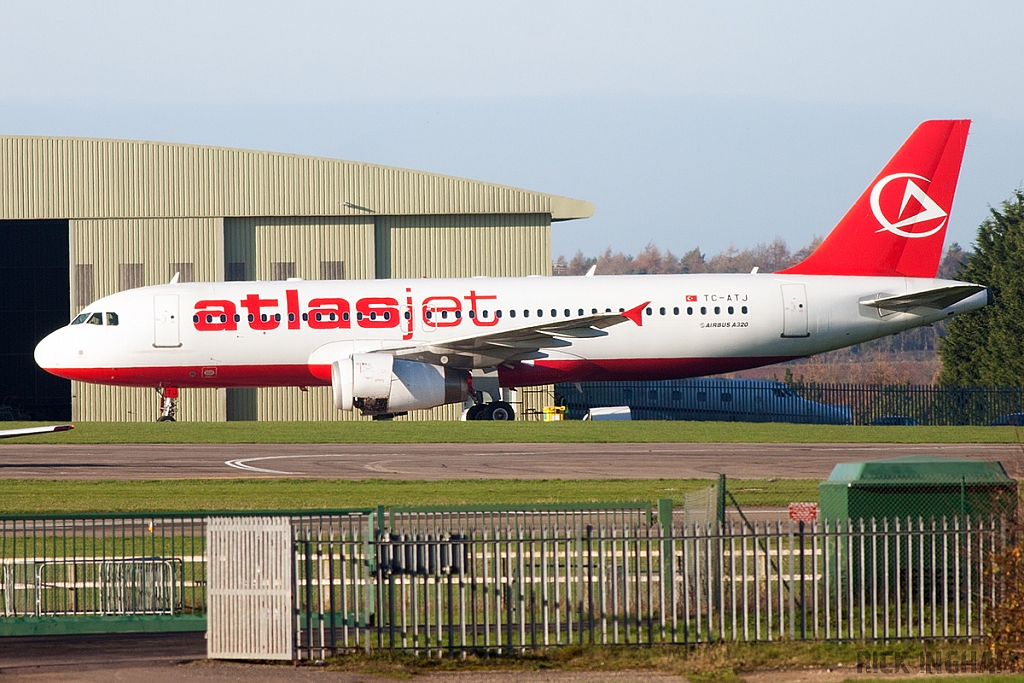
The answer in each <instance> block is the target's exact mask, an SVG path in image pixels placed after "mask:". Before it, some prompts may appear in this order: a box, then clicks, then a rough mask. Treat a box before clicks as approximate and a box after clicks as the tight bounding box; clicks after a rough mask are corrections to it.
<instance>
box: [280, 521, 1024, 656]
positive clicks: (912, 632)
mask: <svg viewBox="0 0 1024 683" xmlns="http://www.w3.org/2000/svg"><path fill="white" fill-rule="evenodd" d="M1006 535H1007V532H1006V527H1005V524H1004V523H1003V522H1002V521H999V520H994V519H989V520H980V519H973V520H972V519H964V520H961V519H959V518H957V519H939V520H924V519H921V518H917V519H892V520H862V521H856V522H853V521H848V522H843V523H836V522H832V523H824V524H817V523H815V524H813V525H810V526H808V527H807V528H806V530H805V532H804V533H800V527H798V526H795V525H792V524H789V523H787V524H785V525H783V524H780V523H776V524H764V525H756V524H755V525H744V526H736V525H724V526H722V527H721V528H720V529H719V527H717V525H703V526H702V525H694V526H690V527H681V528H672V529H670V530H668V529H666V530H663V529H662V527H660V526H638V527H633V528H626V529H620V528H618V527H614V526H612V527H602V528H597V527H592V526H588V527H569V528H565V527H561V528H554V527H541V528H537V529H504V530H501V529H497V530H486V529H485V530H479V529H470V530H466V531H465V532H463V533H450V532H447V531H443V530H436V531H435V532H433V533H431V532H422V531H418V532H415V533H408V534H386V535H383V536H381V537H380V538H378V539H376V540H375V541H374V543H373V544H372V547H371V546H370V545H368V544H366V543H364V542H362V541H361V540H360V539H359V538H356V537H352V536H336V537H332V536H329V535H327V536H324V535H309V534H302V533H299V534H298V536H297V538H296V543H295V562H296V567H295V576H296V586H297V589H296V619H297V622H296V633H297V651H298V652H299V653H300V656H302V657H308V658H322V657H324V656H328V655H331V654H335V653H337V652H339V651H345V650H353V649H365V650H371V649H375V648H382V649H385V648H386V649H400V650H407V651H414V652H420V653H428V654H434V655H438V656H443V655H454V654H459V653H465V652H470V651H474V652H484V651H490V652H519V651H522V650H524V649H532V648H538V647H550V646H559V645H569V644H612V645H614V644H622V645H629V644H660V643H680V644H686V643H711V642H719V641H739V640H742V641H773V640H784V639H790V640H792V639H820V640H854V639H873V640H884V641H891V640H899V639H907V638H914V639H923V638H940V637H941V638H978V637H980V636H981V635H982V634H983V632H984V628H985V611H986V609H987V606H988V605H990V604H991V603H992V601H993V600H995V599H997V593H998V589H999V587H998V585H997V583H996V581H995V580H994V579H993V578H992V576H991V574H990V572H989V568H990V565H991V561H992V555H993V553H994V552H997V551H999V550H1000V549H1001V548H1003V547H1004V545H1005V543H1006Z"/></svg>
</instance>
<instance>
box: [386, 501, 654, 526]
mask: <svg viewBox="0 0 1024 683" xmlns="http://www.w3.org/2000/svg"><path fill="white" fill-rule="evenodd" d="M378 510H379V512H378V519H379V520H381V524H382V526H381V527H380V530H381V531H384V530H386V531H388V532H390V533H398V534H403V533H406V534H408V533H428V532H430V533H438V532H440V533H452V532H453V531H466V530H468V529H506V528H513V529H539V528H541V527H564V528H572V527H585V526H587V525H590V526H595V527H596V526H603V527H611V526H617V527H619V528H625V527H634V526H649V525H650V524H651V522H652V521H653V517H652V509H651V504H650V503H638V502H634V501H620V502H603V503H538V504H525V505H510V504H507V503H505V504H500V505H456V506H451V505H449V506H419V507H402V506H392V507H388V508H384V507H383V506H382V507H380V508H379V509H378Z"/></svg>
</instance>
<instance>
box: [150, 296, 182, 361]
mask: <svg viewBox="0 0 1024 683" xmlns="http://www.w3.org/2000/svg"><path fill="white" fill-rule="evenodd" d="M153 346H155V347H157V348H171V349H174V348H178V347H179V346H181V338H180V337H179V334H178V295H177V294H157V295H156V296H154V297H153Z"/></svg>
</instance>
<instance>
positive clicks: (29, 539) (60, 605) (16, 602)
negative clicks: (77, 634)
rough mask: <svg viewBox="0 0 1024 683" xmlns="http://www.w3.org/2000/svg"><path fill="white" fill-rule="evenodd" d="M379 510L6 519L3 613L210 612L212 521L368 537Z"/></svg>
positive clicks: (1, 525)
mask: <svg viewBox="0 0 1024 683" xmlns="http://www.w3.org/2000/svg"><path fill="white" fill-rule="evenodd" d="M372 513H373V511H372V510H370V509H358V510H324V511H315V512H310V511H284V512H278V511H275V512H272V513H266V512H258V511H243V512H217V513H205V512H203V513H200V512H196V513H171V512H168V513H147V514H78V515H31V516H24V515H0V610H2V612H0V616H2V617H4V618H14V617H42V616H97V617H102V616H113V615H148V614H153V615H201V614H205V613H206V607H207V605H206V578H207V568H206V519H207V518H209V517H227V516H231V517H237V516H247V517H250V516H259V515H267V514H271V515H274V516H282V515H283V516H286V517H289V518H290V519H291V520H292V523H293V526H294V527H295V528H296V529H299V530H305V531H306V532H307V533H309V532H312V531H319V532H321V533H328V532H330V533H348V534H362V535H368V534H369V533H370V526H371V519H372Z"/></svg>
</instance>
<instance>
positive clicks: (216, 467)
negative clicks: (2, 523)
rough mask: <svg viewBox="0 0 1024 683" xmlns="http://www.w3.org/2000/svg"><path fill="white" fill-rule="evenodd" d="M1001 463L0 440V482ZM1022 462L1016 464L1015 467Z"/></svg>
mask: <svg viewBox="0 0 1024 683" xmlns="http://www.w3.org/2000/svg"><path fill="white" fill-rule="evenodd" d="M903 455H938V456H946V457H958V458H976V459H982V460H1000V461H1002V462H1003V463H1004V465H1005V466H1006V468H1007V470H1008V471H1009V472H1010V474H1011V475H1013V474H1015V473H1016V472H1017V471H1018V469H1021V470H1024V467H1021V466H1020V465H1018V464H1017V461H1018V460H1024V457H1022V454H1021V448H1020V446H1018V445H1016V444H906V445H905V444H731V443H730V444H688V443H667V444H621V443H618V444H591V443H587V444H575V443H574V444H561V443H560V444H512V443H505V444H226V445H225V444H218V445H209V444H198V445H124V444H116V445H63V444H46V445H41V444H10V443H8V444H4V445H0V479H2V478H7V479H75V480H104V479H107V480H109V479H117V480H138V479H225V478H231V479H240V478H250V479H251V478H303V479H311V478H322V479H346V480H360V479H419V480H433V481H437V480H443V479H708V478H713V477H716V476H717V475H718V474H725V475H726V476H728V477H730V478H733V479H765V478H773V477H777V478H787V479H824V478H826V477H827V476H828V475H829V473H830V472H831V471H832V468H833V466H834V465H835V464H836V463H838V462H850V461H860V460H876V459H880V458H892V457H897V456H903ZM1022 464H1024V463H1022Z"/></svg>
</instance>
